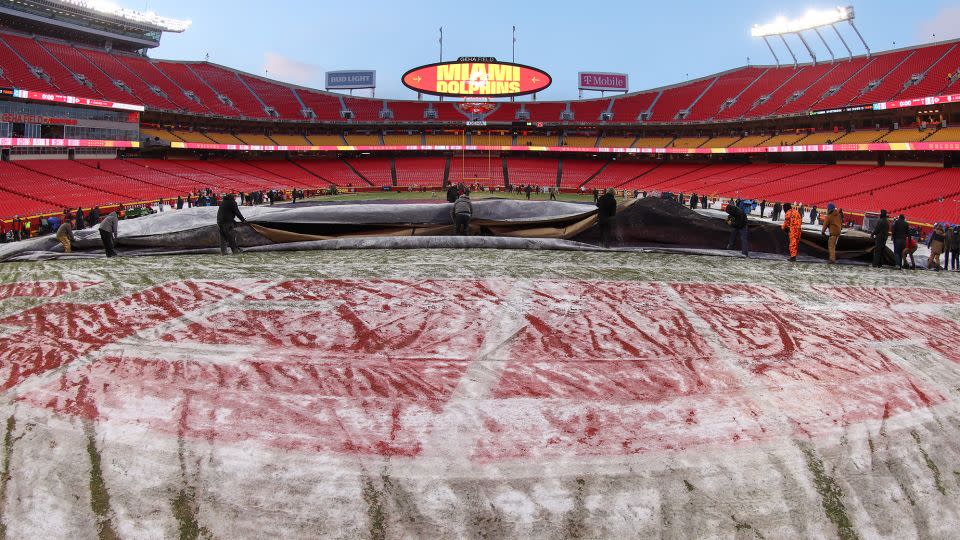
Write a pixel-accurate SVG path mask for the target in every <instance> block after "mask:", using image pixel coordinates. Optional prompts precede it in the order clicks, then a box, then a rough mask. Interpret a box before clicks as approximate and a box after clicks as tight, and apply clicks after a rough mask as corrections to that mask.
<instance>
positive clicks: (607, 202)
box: [597, 188, 617, 248]
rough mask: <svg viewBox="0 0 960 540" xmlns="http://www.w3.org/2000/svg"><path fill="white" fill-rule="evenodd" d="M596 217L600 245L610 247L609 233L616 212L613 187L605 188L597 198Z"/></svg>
mask: <svg viewBox="0 0 960 540" xmlns="http://www.w3.org/2000/svg"><path fill="white" fill-rule="evenodd" d="M597 208H598V211H597V218H598V221H599V224H600V245H601V246H603V247H605V248H608V247H610V233H611V231H612V229H613V218H614V216H616V214H617V197H616V196H615V195H614V194H613V188H607V191H606V192H605V193H604V194H603V195H602V196H601V197H599V198H598V199H597Z"/></svg>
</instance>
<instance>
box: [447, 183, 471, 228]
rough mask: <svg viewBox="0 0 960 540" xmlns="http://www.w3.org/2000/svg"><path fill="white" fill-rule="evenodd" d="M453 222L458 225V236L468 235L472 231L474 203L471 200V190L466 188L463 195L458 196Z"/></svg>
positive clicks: (454, 204)
mask: <svg viewBox="0 0 960 540" xmlns="http://www.w3.org/2000/svg"><path fill="white" fill-rule="evenodd" d="M450 213H451V214H453V216H452V217H453V224H454V226H455V227H456V232H457V236H468V235H469V231H470V218H472V217H473V203H471V202H470V190H469V189H467V190H464V191H463V195H461V196H460V197H458V198H457V202H455V203H453V210H451V211H450Z"/></svg>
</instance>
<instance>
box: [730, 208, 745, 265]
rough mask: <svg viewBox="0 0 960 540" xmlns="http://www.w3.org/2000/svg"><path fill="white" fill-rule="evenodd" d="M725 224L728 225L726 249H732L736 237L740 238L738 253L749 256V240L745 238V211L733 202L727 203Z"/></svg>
mask: <svg viewBox="0 0 960 540" xmlns="http://www.w3.org/2000/svg"><path fill="white" fill-rule="evenodd" d="M727 225H730V241H728V242H727V249H733V247H734V245H735V244H736V241H737V237H739V238H740V253H742V254H743V256H744V257H749V256H750V241H749V240H748V239H747V234H748V232H747V231H748V230H749V229H748V226H747V213H746V212H744V211H743V208H740V207H739V206H737V205H736V204H734V203H732V202H731V203H730V204H727Z"/></svg>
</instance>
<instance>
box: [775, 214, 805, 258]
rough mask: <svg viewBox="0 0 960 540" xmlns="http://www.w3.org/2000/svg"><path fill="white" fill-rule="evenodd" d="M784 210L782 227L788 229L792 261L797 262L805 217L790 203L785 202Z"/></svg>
mask: <svg viewBox="0 0 960 540" xmlns="http://www.w3.org/2000/svg"><path fill="white" fill-rule="evenodd" d="M783 210H784V211H785V212H786V214H784V216H783V225H781V226H780V228H781V229H783V230H785V231H787V234H788V235H790V261H791V262H795V261H796V260H797V252H798V251H799V249H800V233H801V231H802V227H803V218H801V217H800V212H797V210H796V209H795V208H794V207H793V205H792V204H790V203H786V204H784V205H783Z"/></svg>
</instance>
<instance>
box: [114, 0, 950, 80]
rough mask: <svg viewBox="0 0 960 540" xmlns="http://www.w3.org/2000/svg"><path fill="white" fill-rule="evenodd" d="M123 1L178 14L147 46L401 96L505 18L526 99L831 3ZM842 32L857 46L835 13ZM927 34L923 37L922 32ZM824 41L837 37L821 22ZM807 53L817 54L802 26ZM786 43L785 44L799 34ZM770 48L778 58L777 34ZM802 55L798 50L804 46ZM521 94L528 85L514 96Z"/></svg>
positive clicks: (879, 8) (710, 45)
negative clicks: (542, 83) (347, 80)
mask: <svg viewBox="0 0 960 540" xmlns="http://www.w3.org/2000/svg"><path fill="white" fill-rule="evenodd" d="M116 1H117V3H120V4H122V5H124V6H126V7H130V8H134V9H149V10H152V11H156V12H157V13H158V14H160V15H163V16H167V17H173V18H182V19H190V20H192V21H193V25H192V27H191V28H190V29H189V30H187V31H186V32H184V33H182V34H166V35H164V37H163V39H162V41H161V45H160V47H159V48H157V49H155V50H153V51H151V53H150V55H151V56H153V57H155V58H169V59H177V60H203V59H204V57H205V55H206V54H209V55H210V61H211V62H216V63H219V64H223V65H226V66H230V67H234V68H237V69H241V70H244V71H248V72H250V73H255V74H259V75H267V76H269V77H271V78H275V79H279V80H283V81H287V82H292V83H297V84H302V85H305V86H310V87H314V88H322V87H323V72H324V71H327V70H337V69H375V70H376V71H377V86H378V88H377V97H381V96H382V97H389V98H408V99H409V98H414V97H415V94H414V93H413V92H412V91H410V90H408V89H407V88H406V87H404V86H403V85H402V84H401V83H400V76H401V75H402V74H403V72H404V71H406V70H407V69H409V68H411V67H414V66H417V65H420V64H426V63H430V62H435V61H437V59H438V58H439V54H440V51H439V44H438V38H439V32H438V28H439V27H441V26H442V27H443V35H444V38H443V57H444V59H446V60H449V59H454V58H456V57H457V56H496V57H497V58H498V59H501V60H509V59H510V55H511V51H510V39H511V26H513V25H516V26H517V45H516V59H517V61H518V62H521V63H524V64H529V65H532V66H536V67H539V68H541V69H543V70H545V71H547V72H548V73H550V74H551V75H552V76H553V81H554V82H553V86H551V87H550V88H549V89H548V90H546V91H544V92H541V93H540V94H539V99H569V98H576V97H577V82H576V74H577V72H578V71H590V70H596V71H613V72H625V73H628V74H629V75H630V89H631V90H643V89H648V88H654V87H657V86H662V85H666V84H673V83H678V82H683V81H684V80H685V79H687V78H691V79H692V78H696V77H701V76H704V75H709V74H711V73H716V72H718V71H723V70H727V69H731V68H735V67H739V66H742V65H744V64H746V63H747V58H748V57H749V59H750V62H751V63H753V64H768V63H772V62H773V57H772V56H771V54H770V52H769V50H768V49H767V47H766V45H764V43H763V41H762V40H759V39H756V38H752V37H750V26H751V25H752V24H754V23H763V22H768V21H771V20H773V19H774V18H776V17H777V16H778V15H784V16H787V17H795V16H800V15H802V14H803V12H804V11H806V10H807V9H808V8H820V9H823V8H830V7H833V6H835V5H837V4H836V3H834V4H831V3H823V2H811V3H809V4H803V3H797V2H780V1H769V0H766V1H760V0H727V1H725V2H715V1H699V0H688V1H684V2H652V1H642V0H633V1H615V0H611V1H605V2H570V1H566V0H565V1H552V2H543V1H535V0H530V1H528V2H516V1H500V0H486V1H484V2H450V1H448V2H433V1H420V2H396V1H389V0H387V1H381V0H370V1H364V2H328V1H324V0H320V1H310V0H279V1H277V2H273V3H271V2H267V3H264V2H263V1H262V0H231V1H229V2H227V1H224V0H202V1H196V0H116ZM854 7H855V8H856V15H857V18H856V22H857V26H858V28H859V29H860V31H861V32H862V33H863V35H864V37H865V38H866V40H867V44H868V45H869V46H870V48H871V49H873V50H874V51H881V50H887V49H890V48H893V47H904V46H911V45H917V44H922V43H929V42H931V41H933V40H934V39H936V40H938V41H939V40H944V39H951V38H958V37H960V5H958V3H957V2H955V1H954V2H949V1H937V0H915V1H911V2H904V1H887V0H870V1H869V2H860V3H859V4H854ZM841 30H842V33H843V34H844V37H845V38H846V39H847V41H848V42H849V43H850V44H851V45H855V48H854V52H855V53H860V52H863V46H862V45H860V44H859V41H858V40H857V38H856V36H855V35H854V34H853V31H852V29H850V28H849V26H846V25H844V26H841ZM934 35H936V37H935V38H934ZM825 37H827V41H828V43H830V46H831V47H832V48H833V50H834V52H835V53H837V54H839V53H840V52H841V51H844V54H845V50H844V49H843V46H842V45H841V44H840V42H839V41H838V40H837V38H836V35H831V34H830V33H827V34H825ZM812 38H813V39H809V40H808V41H809V42H810V43H811V45H813V46H814V48H815V52H816V53H817V56H818V57H820V58H827V59H829V54H828V53H827V51H826V49H825V48H824V46H823V45H822V44H820V43H819V41H818V40H817V38H816V37H815V36H812ZM791 45H792V46H793V48H794V50H795V51H796V52H797V53H798V54H799V53H800V52H801V51H802V50H803V46H802V45H801V44H800V42H799V41H792V42H791ZM777 54H778V55H780V58H781V60H784V59H786V58H788V55H787V53H786V50H785V49H784V48H783V45H782V44H780V45H779V48H778V49H777ZM804 54H805V53H804ZM522 99H528V98H522Z"/></svg>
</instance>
